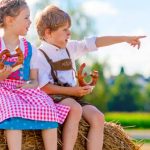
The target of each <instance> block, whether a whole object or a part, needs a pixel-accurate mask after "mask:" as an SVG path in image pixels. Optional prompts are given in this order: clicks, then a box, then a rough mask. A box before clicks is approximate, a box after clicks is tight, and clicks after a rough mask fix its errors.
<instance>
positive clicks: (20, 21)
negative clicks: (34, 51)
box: [11, 7, 31, 36]
mask: <svg viewBox="0 0 150 150" xmlns="http://www.w3.org/2000/svg"><path fill="white" fill-rule="evenodd" d="M30 24H31V21H30V11H29V8H28V7H24V8H23V9H22V10H21V11H20V13H19V15H18V16H16V17H13V20H12V24H11V27H12V31H13V32H14V33H15V34H16V35H21V36H24V35H26V34H27V31H28V29H29V27H30Z"/></svg>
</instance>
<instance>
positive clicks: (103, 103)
mask: <svg viewBox="0 0 150 150" xmlns="http://www.w3.org/2000/svg"><path fill="white" fill-rule="evenodd" d="M104 68H105V65H103V64H100V63H98V62H95V63H94V64H93V65H92V68H91V70H97V71H98V72H99V80H98V82H97V84H96V86H95V88H94V89H93V91H92V93H91V94H89V95H87V96H86V97H85V99H86V100H87V101H89V102H90V103H92V104H93V105H95V106H97V108H99V109H100V110H101V111H107V110H108V109H107V100H108V93H109V88H108V84H107V82H106V79H105V77H104Z"/></svg>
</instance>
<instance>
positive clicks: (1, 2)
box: [0, 0, 27, 28]
mask: <svg viewBox="0 0 150 150" xmlns="http://www.w3.org/2000/svg"><path fill="white" fill-rule="evenodd" d="M23 7H27V3H26V1H25V0H0V28H3V27H4V24H5V23H4V22H5V17H6V16H11V17H16V16H18V15H19V13H20V11H21V9H22V8H23Z"/></svg>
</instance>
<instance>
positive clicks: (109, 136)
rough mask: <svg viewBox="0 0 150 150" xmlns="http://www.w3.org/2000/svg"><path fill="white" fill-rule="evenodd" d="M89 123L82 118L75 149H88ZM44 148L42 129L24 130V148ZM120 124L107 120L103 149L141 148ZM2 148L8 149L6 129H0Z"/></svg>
mask: <svg viewBox="0 0 150 150" xmlns="http://www.w3.org/2000/svg"><path fill="white" fill-rule="evenodd" d="M88 130H89V125H88V124H87V123H86V122H85V121H84V120H83V119H82V120H81V122H80V126H79V134H78V138H77V141H76V144H75V148H74V150H86V146H85V145H86V141H87V140H86V137H87V133H88ZM61 145H62V143H61V129H59V130H58V150H61ZM33 149H34V150H43V149H44V145H43V141H42V138H41V132H40V131H23V150H33ZM139 149H140V147H139V146H138V145H137V144H135V143H134V142H133V141H132V140H131V138H130V137H129V136H128V135H127V134H126V133H125V131H124V130H123V128H122V127H121V126H120V125H117V124H115V123H108V122H105V125H104V145H103V150H139ZM0 150H8V148H7V144H6V138H5V136H4V131H3V130H0Z"/></svg>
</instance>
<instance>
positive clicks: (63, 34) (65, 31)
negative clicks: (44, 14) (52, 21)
mask: <svg viewBox="0 0 150 150" xmlns="http://www.w3.org/2000/svg"><path fill="white" fill-rule="evenodd" d="M69 38H70V26H69V24H68V23H66V25H64V26H62V27H59V28H58V29H57V30H56V31H52V32H51V33H50V35H49V39H48V41H47V42H48V43H50V44H53V45H56V46H57V47H59V48H65V47H66V44H67V42H68V39H69Z"/></svg>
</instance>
